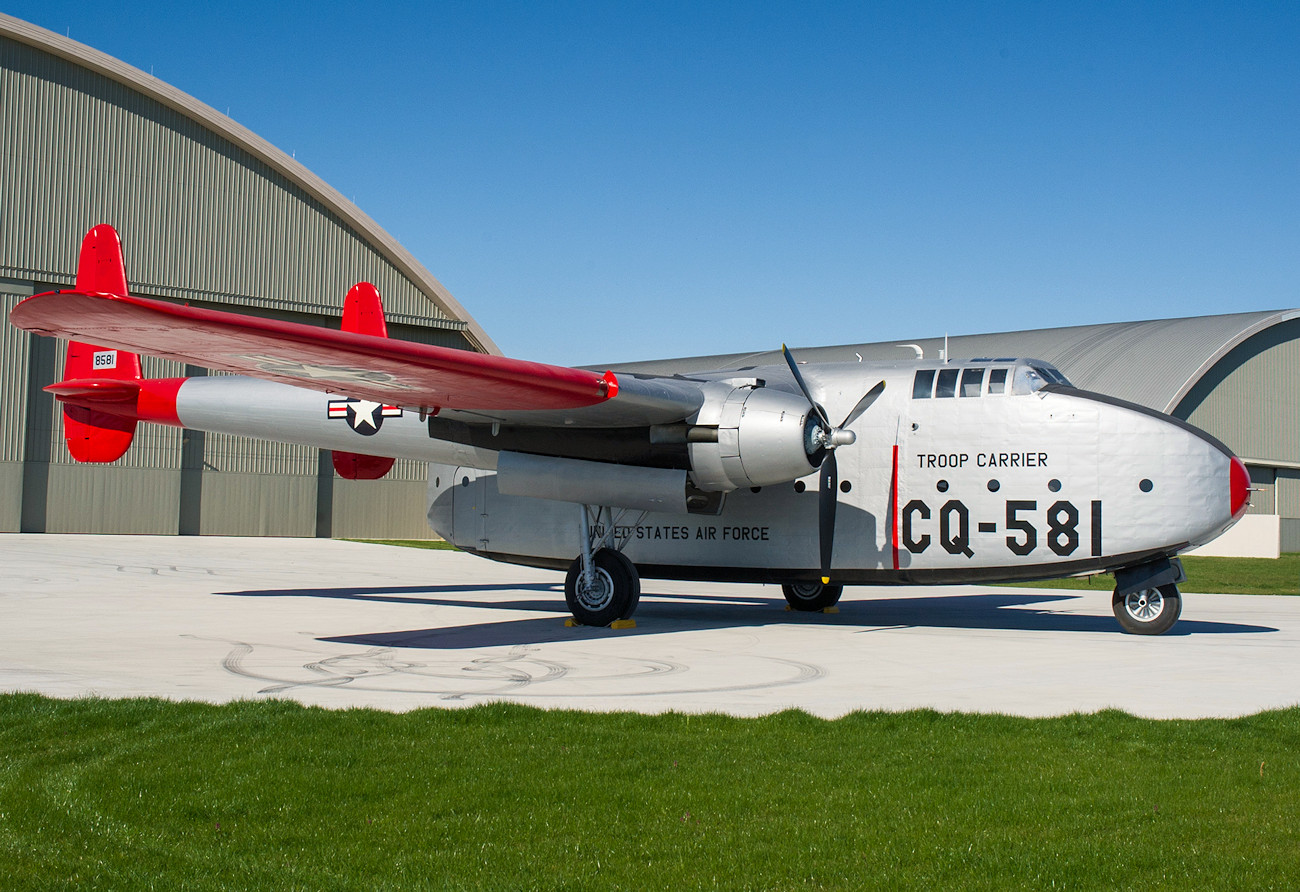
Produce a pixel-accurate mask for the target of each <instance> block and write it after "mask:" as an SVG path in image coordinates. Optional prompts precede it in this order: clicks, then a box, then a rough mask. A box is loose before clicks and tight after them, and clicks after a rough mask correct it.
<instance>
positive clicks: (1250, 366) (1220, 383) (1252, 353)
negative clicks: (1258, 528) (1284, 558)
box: [1174, 320, 1300, 517]
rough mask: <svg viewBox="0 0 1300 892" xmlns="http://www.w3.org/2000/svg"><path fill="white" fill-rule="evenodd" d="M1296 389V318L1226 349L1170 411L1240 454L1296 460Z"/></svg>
mask: <svg viewBox="0 0 1300 892" xmlns="http://www.w3.org/2000/svg"><path fill="white" fill-rule="evenodd" d="M1297 394H1300V320H1293V321H1291V322H1284V323H1282V324H1280V325H1275V326H1273V327H1272V328H1269V329H1267V330H1265V331H1263V332H1261V333H1260V334H1258V335H1255V336H1254V337H1252V338H1248V339H1247V340H1246V341H1244V342H1243V343H1242V344H1240V345H1239V346H1238V347H1236V348H1235V349H1234V350H1232V351H1231V352H1230V353H1228V355H1227V356H1225V357H1224V358H1223V359H1222V360H1221V361H1220V362H1219V363H1218V364H1217V365H1216V366H1215V367H1214V368H1213V369H1211V370H1210V371H1209V372H1208V373H1207V374H1206V375H1205V376H1204V377H1203V378H1202V380H1201V382H1200V383H1199V384H1198V385H1197V386H1196V387H1195V388H1194V389H1193V390H1192V392H1191V393H1189V394H1188V396H1187V398H1186V399H1184V400H1183V402H1182V403H1181V404H1180V405H1179V406H1178V408H1177V409H1176V410H1175V412H1174V414H1175V415H1178V416H1179V417H1181V418H1186V419H1187V420H1188V421H1190V422H1191V423H1192V424H1194V425H1196V426H1197V427H1199V428H1201V429H1203V430H1205V431H1208V432H1209V433H1211V434H1213V435H1214V436H1216V437H1218V438H1219V439H1220V440H1222V441H1223V442H1224V443H1227V444H1228V445H1229V446H1230V447H1232V449H1233V450H1234V451H1236V453H1237V454H1238V455H1240V456H1242V457H1243V458H1247V459H1252V458H1254V459H1272V460H1277V461H1282V462H1290V463H1296V464H1300V412H1298V411H1297V405H1300V403H1298V402H1297ZM1297 508H1300V506H1297ZM1290 516H1292V517H1296V516H1300V513H1297V514H1292V515H1290Z"/></svg>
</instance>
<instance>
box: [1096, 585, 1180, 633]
mask: <svg viewBox="0 0 1300 892" xmlns="http://www.w3.org/2000/svg"><path fill="white" fill-rule="evenodd" d="M1110 604H1111V610H1113V611H1114V613H1115V619H1117V620H1119V624H1120V626H1122V627H1123V629H1124V631H1125V632H1129V633H1131V634H1133V635H1163V634H1164V633H1165V632H1168V631H1169V630H1170V629H1172V628H1173V627H1174V623H1176V622H1178V616H1179V614H1181V613H1182V612H1183V598H1182V596H1181V595H1180V594H1179V593H1178V586H1177V585H1174V584H1173V583H1166V584H1165V585H1160V586H1153V587H1151V588H1144V589H1138V590H1137V591H1135V592H1129V593H1128V594H1124V595H1121V594H1120V593H1119V592H1116V593H1115V595H1114V596H1113V597H1112V598H1111V602H1110Z"/></svg>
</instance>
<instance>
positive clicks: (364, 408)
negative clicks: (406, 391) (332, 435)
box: [350, 400, 382, 430]
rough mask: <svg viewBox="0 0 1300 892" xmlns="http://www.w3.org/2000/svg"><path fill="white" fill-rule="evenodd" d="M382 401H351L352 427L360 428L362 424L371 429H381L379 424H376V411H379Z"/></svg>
mask: <svg viewBox="0 0 1300 892" xmlns="http://www.w3.org/2000/svg"><path fill="white" fill-rule="evenodd" d="M381 405H382V404H381V403H374V402H371V401H370V400H356V401H354V402H352V403H350V406H351V408H352V412H353V413H354V414H353V422H352V428H353V429H354V430H360V429H361V425H363V424H364V425H365V426H367V427H369V428H370V429H371V430H379V425H377V424H375V413H376V412H378V411H379V407H380V406H381Z"/></svg>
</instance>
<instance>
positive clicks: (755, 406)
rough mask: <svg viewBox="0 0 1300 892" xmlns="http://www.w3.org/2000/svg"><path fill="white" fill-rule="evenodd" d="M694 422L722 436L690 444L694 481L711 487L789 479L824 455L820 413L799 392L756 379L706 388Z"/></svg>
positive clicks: (730, 487)
mask: <svg viewBox="0 0 1300 892" xmlns="http://www.w3.org/2000/svg"><path fill="white" fill-rule="evenodd" d="M694 423H695V425H696V426H697V428H698V427H704V428H710V427H713V426H714V425H716V427H717V432H718V435H717V442H691V443H689V444H688V447H687V449H688V453H689V455H690V462H691V481H692V482H693V483H694V484H695V486H696V487H698V488H699V489H701V490H704V491H706V492H730V491H731V490H733V489H740V488H742V487H749V486H770V485H772V484H776V483H788V482H789V481H791V480H797V479H799V478H800V477H804V476H807V474H808V473H809V472H810V471H812V470H813V469H814V468H816V467H817V465H818V463H819V462H820V460H821V450H820V448H818V447H817V445H816V443H817V441H816V437H815V435H816V432H817V431H819V430H820V426H819V424H818V421H817V416H816V415H815V414H814V413H813V412H812V408H811V406H809V405H808V401H807V400H805V399H804V398H803V397H801V396H799V395H797V394H793V393H787V392H785V391H782V390H772V389H769V388H767V387H763V386H754V385H750V386H739V387H737V386H734V385H730V384H728V385H723V386H715V387H710V388H706V392H705V404H704V406H703V407H702V408H701V409H700V412H699V415H698V416H697V418H696V419H695V422H694ZM810 448H811V450H812V452H811V454H810Z"/></svg>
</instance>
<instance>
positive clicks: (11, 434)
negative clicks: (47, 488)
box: [0, 280, 31, 533]
mask: <svg viewBox="0 0 1300 892" xmlns="http://www.w3.org/2000/svg"><path fill="white" fill-rule="evenodd" d="M29 294H31V289H30V288H24V287H23V286H21V285H18V284H15V283H11V282H5V281H3V280H0V311H3V312H4V314H5V318H6V319H7V318H8V317H9V311H10V310H11V309H13V308H14V306H15V305H16V304H17V303H18V301H20V300H22V299H23V298H24V297H26V296H27V295H29ZM29 337H30V336H29V335H28V334H27V333H26V332H22V331H19V330H18V329H16V328H14V327H12V326H10V325H7V324H6V325H4V326H3V330H0V532H3V533H15V532H17V531H18V529H19V525H20V524H21V521H22V500H23V499H22V497H23V441H24V432H25V431H26V425H27V388H26V386H25V382H26V380H27V363H28V358H27V343H28V339H29Z"/></svg>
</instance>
